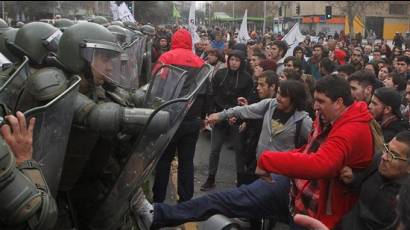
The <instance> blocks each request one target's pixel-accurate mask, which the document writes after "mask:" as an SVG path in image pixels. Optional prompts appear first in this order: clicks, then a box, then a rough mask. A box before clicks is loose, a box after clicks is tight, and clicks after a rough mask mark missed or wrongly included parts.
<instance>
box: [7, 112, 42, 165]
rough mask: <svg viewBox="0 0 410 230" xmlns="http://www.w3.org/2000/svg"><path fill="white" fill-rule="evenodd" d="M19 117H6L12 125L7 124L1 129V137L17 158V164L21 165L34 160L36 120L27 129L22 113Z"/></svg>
mask: <svg viewBox="0 0 410 230" xmlns="http://www.w3.org/2000/svg"><path fill="white" fill-rule="evenodd" d="M16 115H17V117H15V116H13V115H8V116H6V120H7V121H8V122H9V124H10V125H8V124H5V125H3V126H2V127H1V130H0V131H1V135H2V136H3V138H4V140H5V141H6V143H7V145H8V146H9V147H10V150H11V151H12V152H13V154H14V156H15V157H16V163H17V164H20V163H22V162H24V161H27V160H31V159H32V158H33V130H34V123H35V118H31V119H30V123H29V125H28V127H27V124H26V118H25V117H24V114H23V113H22V112H17V114H16ZM10 126H11V128H10Z"/></svg>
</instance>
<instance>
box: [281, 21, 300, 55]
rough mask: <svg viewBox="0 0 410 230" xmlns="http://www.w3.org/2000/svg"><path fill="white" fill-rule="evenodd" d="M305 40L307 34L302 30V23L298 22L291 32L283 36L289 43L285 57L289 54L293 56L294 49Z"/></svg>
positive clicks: (283, 39)
mask: <svg viewBox="0 0 410 230" xmlns="http://www.w3.org/2000/svg"><path fill="white" fill-rule="evenodd" d="M303 40H305V35H302V33H301V32H300V24H299V22H298V23H296V24H295V25H294V26H293V27H292V28H291V29H290V30H289V32H288V33H287V34H286V35H285V36H284V37H283V38H282V41H286V42H287V43H288V51H287V52H286V55H285V58H286V57H288V56H293V50H294V49H295V47H296V46H298V44H299V43H300V42H303Z"/></svg>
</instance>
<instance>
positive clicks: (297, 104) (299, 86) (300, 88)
mask: <svg viewBox="0 0 410 230" xmlns="http://www.w3.org/2000/svg"><path fill="white" fill-rule="evenodd" d="M279 87H280V95H281V96H283V97H289V98H290V102H291V103H292V104H293V107H294V108H295V109H296V110H299V111H301V110H304V109H305V107H306V90H305V85H304V84H303V83H302V82H300V81H295V80H286V81H281V82H280V83H279Z"/></svg>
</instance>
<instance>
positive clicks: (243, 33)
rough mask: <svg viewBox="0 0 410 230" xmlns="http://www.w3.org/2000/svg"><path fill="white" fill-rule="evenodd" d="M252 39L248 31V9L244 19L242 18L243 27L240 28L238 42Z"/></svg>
mask: <svg viewBox="0 0 410 230" xmlns="http://www.w3.org/2000/svg"><path fill="white" fill-rule="evenodd" d="M250 39H251V37H249V33H248V9H246V10H245V15H244V16H243V19H242V24H241V29H240V30H239V33H238V42H239V43H246V42H247V41H248V40H250Z"/></svg>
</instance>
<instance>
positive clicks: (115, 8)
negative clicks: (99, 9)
mask: <svg viewBox="0 0 410 230" xmlns="http://www.w3.org/2000/svg"><path fill="white" fill-rule="evenodd" d="M110 8H111V12H112V18H113V20H114V21H115V20H118V19H120V17H119V16H118V5H117V4H116V3H115V1H110Z"/></svg>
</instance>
